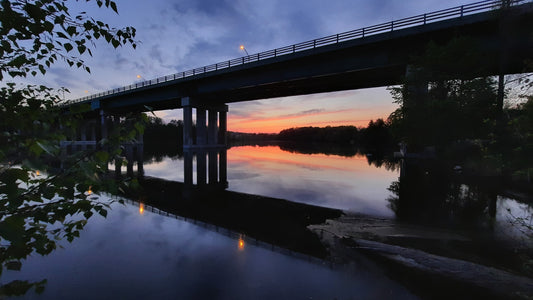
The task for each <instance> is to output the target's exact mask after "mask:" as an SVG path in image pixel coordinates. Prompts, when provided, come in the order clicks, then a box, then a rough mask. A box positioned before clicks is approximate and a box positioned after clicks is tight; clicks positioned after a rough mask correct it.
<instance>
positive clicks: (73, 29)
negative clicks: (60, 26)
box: [67, 26, 76, 36]
mask: <svg viewBox="0 0 533 300" xmlns="http://www.w3.org/2000/svg"><path fill="white" fill-rule="evenodd" d="M67 33H68V34H69V35H70V36H73V35H75V34H76V27H74V26H69V27H67Z"/></svg>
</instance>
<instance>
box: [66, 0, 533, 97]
mask: <svg viewBox="0 0 533 300" xmlns="http://www.w3.org/2000/svg"><path fill="white" fill-rule="evenodd" d="M526 2H531V0H485V1H479V2H475V3H471V4H467V5H461V6H456V7H452V8H448V9H443V10H438V11H434V12H431V13H426V14H422V15H417V16H413V17H408V18H403V19H399V20H394V21H390V22H386V23H381V24H377V25H372V26H368V27H363V28H359V29H355V30H351V31H346V32H342V33H338V34H334V35H329V36H326V37H322V38H318V39H314V40H310V41H306V42H302V43H298V44H293V45H290V46H285V47H281V48H276V49H272V50H268V51H264V52H260V53H256V54H251V55H247V56H242V57H238V58H234V59H230V60H227V61H223V62H219V63H216V64H211V65H207V66H203V67H200V68H195V69H191V70H187V71H183V72H178V73H175V74H171V75H166V76H162V77H157V78H154V79H150V80H146V81H143V82H139V83H135V84H130V85H128V86H124V87H120V88H116V89H112V90H108V91H105V92H101V93H98V94H93V95H90V96H86V97H82V98H78V99H75V100H68V101H66V102H65V103H64V104H65V105H68V104H73V103H78V102H83V101H88V100H91V99H95V98H99V97H103V96H108V95H112V94H117V93H121V92H125V91H129V90H133V89H137V88H142V87H145V86H151V85H155V84H159V83H163V82H167V81H172V80H176V79H182V78H186V77H191V76H195V75H200V74H205V73H208V72H213V71H217V70H221V69H227V68H231V67H235V66H239V65H244V64H247V63H251V62H256V61H260V60H264V59H268V58H273V57H278V56H282V55H286V54H292V53H296V52H300V51H305V50H309V49H313V48H316V47H321V46H326V45H331V44H336V43H340V42H345V41H349V40H354V39H358V38H365V37H367V36H371V35H376V34H380V33H385V32H391V31H394V30H397V29H404V28H408V27H413V26H419V25H425V24H428V23H433V22H436V21H442V20H447V19H453V18H457V17H459V18H460V17H463V16H465V15H471V14H474V13H480V12H485V11H492V10H497V9H505V8H509V7H511V6H516V5H519V4H522V3H526Z"/></svg>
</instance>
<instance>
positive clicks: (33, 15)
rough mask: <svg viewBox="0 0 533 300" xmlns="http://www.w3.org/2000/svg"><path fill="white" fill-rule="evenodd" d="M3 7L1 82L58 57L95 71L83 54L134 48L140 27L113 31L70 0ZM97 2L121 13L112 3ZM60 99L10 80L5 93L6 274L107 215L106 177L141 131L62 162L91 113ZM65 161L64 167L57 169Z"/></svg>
mask: <svg viewBox="0 0 533 300" xmlns="http://www.w3.org/2000/svg"><path fill="white" fill-rule="evenodd" d="M86 2H90V1H89V0H87V1H86ZM0 4H1V6H2V9H1V10H0V33H1V34H0V79H5V78H6V76H8V77H11V78H16V77H22V78H23V77H26V76H29V75H37V74H38V72H40V73H42V74H45V73H46V70H47V69H48V68H49V67H50V66H51V65H52V64H54V63H56V62H57V61H58V60H64V61H65V62H66V63H67V64H68V65H69V66H71V67H72V66H76V67H78V68H84V69H85V70H86V71H87V72H90V69H89V67H88V66H86V65H85V64H84V62H83V60H82V59H81V55H83V54H85V53H88V54H89V55H92V50H91V49H93V48H94V41H95V40H98V39H104V40H105V41H106V42H107V43H109V44H111V45H112V46H113V47H115V48H117V47H118V46H120V45H125V44H129V45H131V46H133V47H135V45H136V42H135V41H134V40H133V39H134V37H135V29H134V28H131V27H126V28H123V29H115V28H112V27H110V26H109V25H108V24H105V23H104V22H101V21H98V20H95V19H93V18H91V17H89V16H87V15H86V14H85V13H80V14H77V15H75V16H73V15H71V11H69V8H68V5H67V1H66V0H40V1H30V0H10V1H7V0H2V1H0ZM96 4H97V5H98V6H99V7H105V8H111V9H112V10H114V11H115V12H117V6H116V4H115V2H113V1H110V0H105V1H102V0H96ZM64 90H66V89H64ZM59 100H60V98H59V96H58V91H55V90H52V89H50V88H47V87H45V86H31V85H28V86H23V87H18V86H16V85H15V84H13V83H6V84H5V86H4V87H2V88H1V89H0V276H1V273H2V270H3V269H8V270H19V269H20V268H21V265H22V262H23V260H24V259H25V258H26V257H27V256H28V255H30V254H32V253H34V252H35V253H39V254H41V255H46V254H48V253H50V252H51V251H53V250H54V249H55V248H56V247H57V243H58V242H59V240H61V239H66V240H67V241H72V240H73V239H74V238H75V237H77V236H79V234H80V230H81V229H82V228H83V227H84V225H85V224H86V222H87V219H89V218H90V217H91V216H92V215H93V214H94V213H99V214H101V215H103V216H106V214H107V210H106V208H108V205H109V203H106V202H101V201H99V200H98V197H95V194H98V193H99V192H101V191H113V190H117V189H118V188H119V187H118V186H117V185H115V184H113V182H112V181H106V180H102V178H103V176H104V175H105V173H106V169H107V165H108V163H109V161H111V160H112V159H114V158H115V157H116V156H117V155H118V154H119V151H120V149H119V148H118V145H119V144H120V142H121V141H122V140H124V139H132V138H134V136H136V134H137V132H136V131H135V130H133V131H128V132H126V134H124V132H123V131H122V132H121V129H120V128H118V129H117V130H118V131H117V132H116V134H115V135H111V136H110V138H109V139H107V140H102V141H101V142H100V145H99V147H98V148H97V149H93V150H90V151H86V152H78V153H74V154H73V155H70V156H68V157H62V156H61V155H60V148H59V141H61V140H64V139H65V136H66V135H68V134H69V132H68V130H76V128H78V126H79V124H80V122H82V120H83V119H82V114H81V113H83V112H86V111H87V110H88V109H89V108H88V107H87V106H83V105H80V106H76V107H74V106H73V107H70V108H69V109H68V110H65V109H64V108H61V107H59V106H58V102H59ZM136 128H137V130H141V131H142V128H141V127H138V126H136ZM60 159H63V163H64V165H65V166H66V167H64V168H58V167H57V164H58V161H59V160H60ZM45 282H46V280H43V281H39V282H27V281H17V280H16V281H13V282H10V283H0V298H1V297H2V296H5V295H19V294H23V293H25V292H26V291H28V289H30V288H31V287H32V286H33V287H36V291H37V292H41V291H42V290H43V289H44V284H45Z"/></svg>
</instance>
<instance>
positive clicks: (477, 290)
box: [308, 213, 533, 299]
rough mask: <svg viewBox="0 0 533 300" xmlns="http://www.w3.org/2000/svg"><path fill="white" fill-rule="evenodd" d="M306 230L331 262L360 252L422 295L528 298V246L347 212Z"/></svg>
mask: <svg viewBox="0 0 533 300" xmlns="http://www.w3.org/2000/svg"><path fill="white" fill-rule="evenodd" d="M308 228H309V229H310V230H312V231H313V232H315V233H316V234H317V235H318V236H319V237H320V239H321V241H322V243H324V245H325V246H326V247H327V248H328V250H329V253H330V255H331V259H332V260H333V261H337V262H339V263H343V262H344V263H345V262H349V261H350V260H351V259H352V258H353V257H355V256H356V255H358V254H364V255H365V256H367V257H368V258H370V259H371V260H372V261H374V262H375V263H377V264H378V265H380V266H381V267H382V268H384V270H385V271H386V272H387V274H388V275H389V276H390V277H391V278H393V279H395V280H397V281H399V282H401V283H402V284H405V285H406V286H407V287H408V288H410V289H411V290H412V291H413V292H414V293H416V294H418V295H419V296H421V297H422V298H428V299H452V298H453V299H473V298H479V297H483V298H484V299H531V298H532V297H533V279H532V278H531V273H529V272H528V270H527V268H526V266H525V264H526V263H528V262H531V248H520V247H519V246H518V245H516V244H513V243H511V242H509V241H496V240H491V239H489V238H487V237H486V236H476V235H475V234H472V232H468V231H466V230H465V231H457V230H453V231H452V230H446V229H442V228H431V227H427V226H419V225H411V224H405V223H399V222H396V221H395V220H392V219H385V218H376V217H370V216H364V215H358V214H351V213H346V214H344V215H343V216H341V217H339V218H337V219H330V220H327V221H326V223H324V224H319V225H310V226H308ZM522 246H523V245H522Z"/></svg>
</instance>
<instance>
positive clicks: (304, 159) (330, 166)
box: [144, 146, 398, 217]
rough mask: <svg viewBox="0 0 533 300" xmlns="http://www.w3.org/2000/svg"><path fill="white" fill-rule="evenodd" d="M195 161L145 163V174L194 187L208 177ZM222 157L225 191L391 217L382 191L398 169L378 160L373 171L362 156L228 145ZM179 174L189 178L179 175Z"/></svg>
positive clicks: (373, 162) (194, 158) (193, 157)
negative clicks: (191, 183) (225, 182)
mask: <svg viewBox="0 0 533 300" xmlns="http://www.w3.org/2000/svg"><path fill="white" fill-rule="evenodd" d="M221 154H226V153H221ZM221 154H219V166H220V161H223V159H222V156H220V155H221ZM198 157H199V156H198V155H195V154H193V155H184V157H183V158H179V157H173V158H165V159H162V160H161V161H159V162H157V163H152V164H147V165H145V168H144V169H145V174H146V175H147V176H152V177H157V178H162V179H167V180H172V181H180V182H191V179H190V178H193V180H192V182H193V184H197V183H198V180H197V178H201V180H200V182H204V181H203V179H204V178H206V177H207V176H204V174H205V173H203V172H209V170H207V171H205V169H204V168H205V164H203V163H201V162H200V163H198V160H199V158H198ZM201 157H205V156H201ZM202 159H203V158H200V160H202ZM207 159H209V154H208V156H207ZM224 159H227V182H228V189H229V190H230V191H236V192H243V193H250V194H256V195H262V196H267V197H274V198H281V199H286V200H290V201H295V202H300V203H307V204H312V205H319V206H325V207H331V208H339V209H344V210H349V211H355V212H360V213H366V214H372V215H379V216H389V217H392V216H394V213H393V212H392V211H391V210H390V209H389V208H388V207H387V205H386V204H387V202H386V198H387V197H388V196H389V195H390V192H389V191H388V190H387V187H388V186H389V184H390V182H392V181H393V180H395V179H396V178H397V177H398V171H397V168H396V167H394V166H395V165H394V163H392V162H391V163H388V164H385V163H383V162H380V163H379V165H380V166H382V167H378V168H376V164H378V162H379V161H380V160H378V159H374V160H369V158H368V157H367V156H364V155H356V156H353V157H346V156H338V155H326V154H312V155H308V154H301V153H296V152H292V153H291V152H287V151H283V150H282V149H281V148H280V147H279V146H267V147H255V146H243V147H232V148H230V149H229V150H227V158H224ZM198 166H200V167H198ZM191 170H192V172H191ZM225 170H226V168H223V167H222V168H221V167H219V169H218V172H219V173H218V179H219V181H220V180H221V178H223V177H224V176H223V174H222V172H224V171H225ZM184 173H185V174H192V175H187V176H184V175H183V174H184ZM199 173H203V174H199ZM213 178H215V177H214V176H213ZM221 181H222V183H223V182H224V181H223V180H221ZM209 182H210V181H208V183H209ZM215 182H216V181H215Z"/></svg>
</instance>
